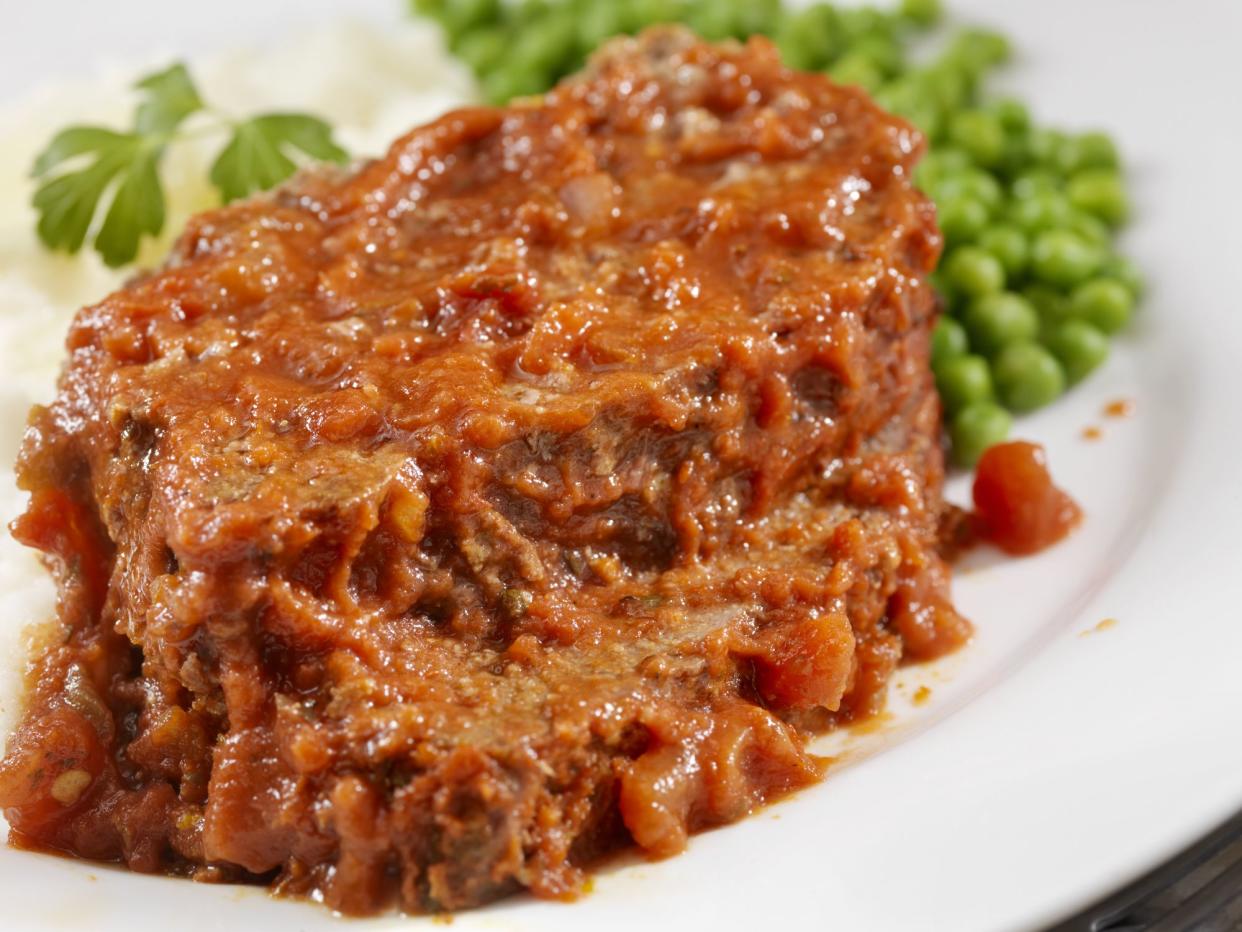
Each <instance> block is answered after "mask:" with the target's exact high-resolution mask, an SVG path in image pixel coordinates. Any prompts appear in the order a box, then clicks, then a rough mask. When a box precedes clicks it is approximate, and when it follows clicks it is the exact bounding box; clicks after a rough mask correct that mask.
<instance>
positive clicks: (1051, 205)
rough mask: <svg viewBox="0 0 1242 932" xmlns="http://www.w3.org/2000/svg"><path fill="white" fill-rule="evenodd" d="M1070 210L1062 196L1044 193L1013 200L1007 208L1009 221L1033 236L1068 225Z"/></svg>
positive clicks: (1049, 192)
mask: <svg viewBox="0 0 1242 932" xmlns="http://www.w3.org/2000/svg"><path fill="white" fill-rule="evenodd" d="M1071 210H1072V208H1071V207H1070V203H1069V201H1068V200H1067V199H1066V197H1065V196H1064V195H1063V194H1059V193H1057V192H1056V191H1045V192H1042V193H1035V194H1032V195H1030V196H1029V197H1024V198H1021V199H1020V200H1014V201H1013V202H1012V203H1011V204H1010V206H1009V219H1010V220H1012V221H1013V223H1015V224H1016V225H1017V226H1018V227H1019V228H1021V229H1022V230H1025V231H1026V232H1027V233H1030V234H1034V233H1039V232H1041V231H1043V230H1051V229H1056V228H1058V227H1064V226H1065V225H1066V224H1068V223H1069V220H1070V214H1071Z"/></svg>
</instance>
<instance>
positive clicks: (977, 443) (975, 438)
mask: <svg viewBox="0 0 1242 932" xmlns="http://www.w3.org/2000/svg"><path fill="white" fill-rule="evenodd" d="M1012 427H1013V418H1012V417H1010V415H1009V412H1008V411H1006V410H1005V409H1004V408H1002V407H1001V406H1000V405H998V404H996V403H994V402H991V401H979V402H975V403H974V404H972V405H967V406H966V407H965V408H962V410H961V411H958V412H957V414H956V415H955V416H954V418H953V422H952V424H951V425H950V427H949V435H950V437H951V438H952V440H953V461H954V462H955V463H957V465H959V466H962V467H965V468H970V467H971V466H974V465H975V463H977V462H978V461H979V457H981V456H982V455H983V451H984V450H986V449H987V448H988V447H990V446H995V445H996V444H998V443H1001V442H1003V441H1004V439H1005V438H1006V437H1008V436H1009V430H1010V428H1012Z"/></svg>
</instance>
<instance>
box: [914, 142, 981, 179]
mask: <svg viewBox="0 0 1242 932" xmlns="http://www.w3.org/2000/svg"><path fill="white" fill-rule="evenodd" d="M970 167H971V164H970V156H969V155H967V154H966V153H965V152H963V151H962V150H961V149H954V148H953V147H952V146H937V147H936V148H934V149H932V150H931V151H930V152H928V153H927V155H925V156H923V161H922V163H921V164H920V165H919V168H923V169H926V170H927V172H928V173H930V174H933V175H935V176H936V177H937V178H941V177H945V176H947V175H949V174H952V173H953V172H960V171H964V170H965V169H968V168H970Z"/></svg>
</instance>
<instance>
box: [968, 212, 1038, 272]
mask: <svg viewBox="0 0 1242 932" xmlns="http://www.w3.org/2000/svg"><path fill="white" fill-rule="evenodd" d="M975 242H976V244H977V245H978V246H980V247H981V248H983V249H986V250H987V251H988V252H990V253H991V254H992V255H994V256H995V257H996V258H997V259H999V260H1000V264H1001V265H1003V266H1004V267H1005V275H1006V277H1008V278H1010V279H1014V278H1017V277H1018V276H1019V275H1021V274H1022V273H1023V272H1024V271H1025V270H1026V263H1027V257H1028V256H1029V254H1030V244H1029V243H1028V242H1027V239H1026V234H1024V233H1023V232H1022V231H1021V230H1020V229H1018V228H1017V227H1016V226H1013V225H1011V224H1008V223H1001V224H996V225H995V226H990V227H988V228H987V229H986V230H984V231H983V232H982V233H980V234H979V236H978V237H977V238H976V240H975Z"/></svg>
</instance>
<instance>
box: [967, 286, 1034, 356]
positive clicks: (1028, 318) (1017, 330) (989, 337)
mask: <svg viewBox="0 0 1242 932" xmlns="http://www.w3.org/2000/svg"><path fill="white" fill-rule="evenodd" d="M962 324H963V325H964V326H965V327H966V332H967V333H968V334H969V335H970V345H971V347H972V348H973V349H976V350H978V351H979V352H981V353H983V354H984V355H986V356H992V355H994V354H995V353H998V352H1000V350H1001V349H1003V348H1004V347H1006V346H1008V345H1009V344H1010V343H1017V342H1021V341H1023V340H1031V339H1033V338H1034V337H1035V335H1036V334H1037V333H1038V332H1039V314H1037V313H1036V311H1035V308H1033V307H1032V306H1031V303H1030V302H1029V301H1027V300H1026V299H1025V298H1023V297H1022V296H1021V295H1018V294H1014V293H1013V292H1011V291H1001V292H995V293H993V294H986V295H981V296H980V297H977V298H975V300H974V301H972V302H971V303H970V304H969V305H968V306H967V307H966V309H965V311H964V312H963V314H962Z"/></svg>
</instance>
